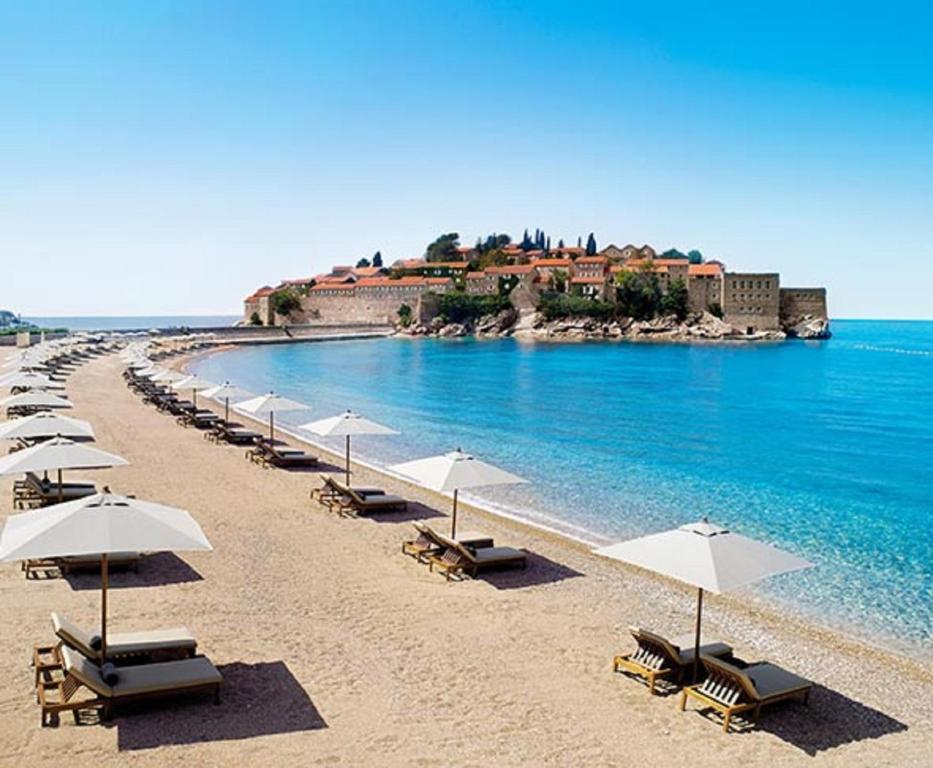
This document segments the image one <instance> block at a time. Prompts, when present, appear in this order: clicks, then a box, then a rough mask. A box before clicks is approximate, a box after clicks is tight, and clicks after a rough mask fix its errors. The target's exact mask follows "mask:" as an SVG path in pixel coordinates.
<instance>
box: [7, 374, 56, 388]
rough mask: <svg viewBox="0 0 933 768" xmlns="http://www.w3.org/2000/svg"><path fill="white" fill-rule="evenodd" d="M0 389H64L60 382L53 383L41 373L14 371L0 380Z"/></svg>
mask: <svg viewBox="0 0 933 768" xmlns="http://www.w3.org/2000/svg"><path fill="white" fill-rule="evenodd" d="M0 387H7V388H13V387H19V388H20V389H64V388H65V385H64V384H62V383H61V382H60V381H54V380H52V379H50V378H49V377H48V376H46V375H44V374H42V373H35V372H33V371H16V372H15V373H10V374H7V375H6V376H3V377H2V378H0Z"/></svg>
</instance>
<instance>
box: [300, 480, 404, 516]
mask: <svg viewBox="0 0 933 768" xmlns="http://www.w3.org/2000/svg"><path fill="white" fill-rule="evenodd" d="M318 499H319V500H320V501H321V503H322V504H324V505H325V506H326V507H328V508H329V509H331V510H333V511H336V512H339V513H340V514H342V515H358V514H366V513H371V512H404V511H405V510H406V509H408V502H407V501H406V500H405V499H404V498H402V497H401V496H396V495H395V494H393V493H386V492H385V491H384V490H383V489H382V488H374V487H366V486H348V485H344V484H343V483H341V482H340V481H339V480H337V479H336V478H334V477H327V478H325V479H324V485H323V486H322V487H321V489H320V491H319V493H318Z"/></svg>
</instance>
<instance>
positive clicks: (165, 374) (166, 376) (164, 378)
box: [149, 368, 186, 385]
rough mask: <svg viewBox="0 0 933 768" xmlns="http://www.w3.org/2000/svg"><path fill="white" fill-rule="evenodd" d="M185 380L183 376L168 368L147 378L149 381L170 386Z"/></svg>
mask: <svg viewBox="0 0 933 768" xmlns="http://www.w3.org/2000/svg"><path fill="white" fill-rule="evenodd" d="M184 378H186V376H185V374H183V373H179V372H178V371H173V370H170V369H168V368H163V369H162V370H160V371H157V372H156V373H154V374H153V375H151V376H150V377H149V380H150V381H161V382H163V383H165V384H168V385H171V384H172V383H173V382H175V381H179V380H181V379H184Z"/></svg>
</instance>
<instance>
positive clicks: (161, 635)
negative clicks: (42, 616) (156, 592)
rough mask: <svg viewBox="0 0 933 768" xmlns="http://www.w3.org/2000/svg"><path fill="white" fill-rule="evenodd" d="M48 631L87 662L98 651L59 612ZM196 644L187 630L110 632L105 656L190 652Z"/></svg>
mask: <svg viewBox="0 0 933 768" xmlns="http://www.w3.org/2000/svg"><path fill="white" fill-rule="evenodd" d="M52 628H53V629H54V630H55V634H56V635H57V636H58V637H59V638H60V639H61V640H62V642H64V643H66V644H67V645H69V646H71V647H72V648H74V649H76V650H78V651H80V652H81V653H82V654H83V655H85V656H87V657H88V658H91V659H97V658H99V657H100V651H95V650H94V649H93V648H91V636H90V635H89V634H88V633H87V632H85V631H84V630H83V629H81V628H80V627H78V626H76V625H75V624H72V623H71V622H70V621H68V619H66V618H65V617H64V616H62V615H61V614H59V613H53V614H52ZM197 646H198V643H197V640H195V638H194V635H192V634H191V632H190V631H189V630H188V628H187V627H172V628H170V629H155V630H149V631H143V632H114V633H113V634H111V635H110V636H109V637H108V638H107V656H114V657H117V656H131V655H133V654H139V653H153V652H154V651H165V650H192V651H193V650H194V649H195V648H197Z"/></svg>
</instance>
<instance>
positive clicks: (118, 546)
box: [0, 493, 212, 660]
mask: <svg viewBox="0 0 933 768" xmlns="http://www.w3.org/2000/svg"><path fill="white" fill-rule="evenodd" d="M210 549H212V547H211V543H210V542H209V541H208V540H207V537H206V536H205V535H204V531H202V530H201V526H200V525H198V523H197V521H196V520H195V519H194V518H193V517H191V515H190V514H189V513H188V512H186V511H185V510H183V509H174V508H172V507H166V506H163V505H161V504H154V503H153V502H150V501H141V500H139V499H131V498H128V497H126V496H116V495H113V494H110V493H100V494H95V495H94V496H88V497H86V498H83V499H78V500H77V501H69V502H66V503H65V504H55V505H53V506H51V507H45V508H43V509H36V510H33V511H32V512H26V513H24V514H21V515H13V516H12V517H8V518H7V521H6V525H5V526H4V528H3V533H2V534H0V561H3V562H9V561H13V560H31V559H39V558H53V557H68V556H72V555H100V556H101V622H100V640H101V649H100V654H101V660H105V659H106V656H107V587H108V565H107V556H108V555H110V554H114V553H116V552H180V551H202V550H210Z"/></svg>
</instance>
